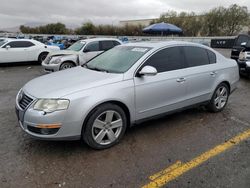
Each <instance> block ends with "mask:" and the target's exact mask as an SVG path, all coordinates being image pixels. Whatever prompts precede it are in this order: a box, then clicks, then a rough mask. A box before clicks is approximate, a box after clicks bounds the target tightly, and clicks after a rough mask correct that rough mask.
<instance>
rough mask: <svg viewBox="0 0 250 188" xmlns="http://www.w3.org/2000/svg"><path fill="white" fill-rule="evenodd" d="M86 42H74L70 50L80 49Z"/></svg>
mask: <svg viewBox="0 0 250 188" xmlns="http://www.w3.org/2000/svg"><path fill="white" fill-rule="evenodd" d="M85 44H86V42H84V41H77V42H75V43H74V44H72V45H71V46H70V47H68V48H67V49H68V50H73V51H77V52H78V51H80V50H81V49H82V47H83V46H84V45H85Z"/></svg>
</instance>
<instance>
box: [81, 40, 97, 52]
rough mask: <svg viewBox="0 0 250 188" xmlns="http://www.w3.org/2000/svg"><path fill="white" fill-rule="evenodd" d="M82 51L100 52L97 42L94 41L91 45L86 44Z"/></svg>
mask: <svg viewBox="0 0 250 188" xmlns="http://www.w3.org/2000/svg"><path fill="white" fill-rule="evenodd" d="M84 51H86V52H96V51H100V46H99V42H98V41H95V42H91V43H89V44H87V46H86V47H85V49H84Z"/></svg>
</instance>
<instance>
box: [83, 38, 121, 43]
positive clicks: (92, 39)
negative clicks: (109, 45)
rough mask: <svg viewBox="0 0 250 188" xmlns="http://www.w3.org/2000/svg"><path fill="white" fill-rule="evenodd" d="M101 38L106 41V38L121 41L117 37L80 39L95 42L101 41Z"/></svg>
mask: <svg viewBox="0 0 250 188" xmlns="http://www.w3.org/2000/svg"><path fill="white" fill-rule="evenodd" d="M101 40H104V41H105V40H115V41H118V42H121V41H119V40H118V39H116V38H91V39H83V40H80V41H82V42H94V41H101Z"/></svg>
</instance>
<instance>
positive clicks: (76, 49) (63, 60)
mask: <svg viewBox="0 0 250 188" xmlns="http://www.w3.org/2000/svg"><path fill="white" fill-rule="evenodd" d="M120 44H122V42H121V41H120V40H118V39H115V38H93V39H85V40H79V41H77V42H76V43H74V44H73V45H71V46H70V47H69V48H67V49H66V50H61V51H59V52H52V53H50V54H49V55H48V56H47V58H46V59H45V60H44V61H43V62H42V66H43V68H44V70H45V71H46V72H55V71H59V70H64V69H68V68H72V67H75V66H78V65H83V64H84V63H86V62H87V61H89V60H90V59H92V58H94V57H95V56H97V55H99V54H100V53H102V52H104V51H107V50H109V49H111V48H113V47H114V46H117V45H120Z"/></svg>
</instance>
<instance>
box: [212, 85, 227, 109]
mask: <svg viewBox="0 0 250 188" xmlns="http://www.w3.org/2000/svg"><path fill="white" fill-rule="evenodd" d="M227 99H228V91H227V88H226V87H225V86H221V87H219V88H218V89H217V91H216V94H215V97H214V104H215V107H216V108H217V109H222V108H223V107H224V106H225V105H226V103H227Z"/></svg>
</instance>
